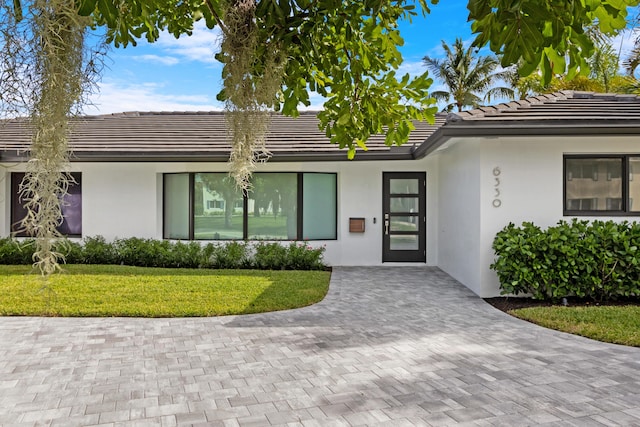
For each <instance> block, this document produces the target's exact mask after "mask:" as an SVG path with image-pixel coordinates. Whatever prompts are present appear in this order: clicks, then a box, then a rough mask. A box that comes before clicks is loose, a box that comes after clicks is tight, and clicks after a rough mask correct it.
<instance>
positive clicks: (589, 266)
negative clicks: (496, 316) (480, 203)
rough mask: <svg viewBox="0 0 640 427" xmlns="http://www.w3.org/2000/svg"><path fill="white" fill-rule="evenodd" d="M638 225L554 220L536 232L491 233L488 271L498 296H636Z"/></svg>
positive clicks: (527, 226)
mask: <svg viewBox="0 0 640 427" xmlns="http://www.w3.org/2000/svg"><path fill="white" fill-rule="evenodd" d="M639 247H640V225H639V224H637V223H635V222H634V223H629V222H626V221H624V222H620V223H617V222H614V221H593V222H589V221H580V220H576V219H574V220H573V221H572V222H570V223H568V222H566V221H560V222H559V223H558V224H557V225H556V226H553V227H549V228H547V229H546V230H542V229H540V228H539V227H537V226H535V225H534V224H532V223H530V222H525V223H523V224H522V226H521V227H516V226H515V225H514V224H512V223H510V224H509V225H507V226H506V227H505V228H504V229H502V230H501V231H500V232H498V234H497V235H496V237H495V239H494V241H493V249H494V251H495V254H496V259H495V262H494V263H493V264H491V268H492V269H493V270H495V271H496V273H497V274H498V278H499V280H500V289H501V293H502V294H515V295H518V294H521V293H524V294H530V295H531V296H532V297H533V298H536V299H552V300H558V299H560V298H563V297H568V296H575V297H580V298H591V299H593V300H595V301H603V300H610V299H615V298H618V297H622V296H625V297H628V296H638V295H640V271H639V265H640V251H639V250H638V248H639Z"/></svg>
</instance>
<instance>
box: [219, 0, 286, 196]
mask: <svg viewBox="0 0 640 427" xmlns="http://www.w3.org/2000/svg"><path fill="white" fill-rule="evenodd" d="M255 11H256V2H255V0H235V1H234V0H230V3H228V4H227V5H226V8H225V16H224V27H225V28H224V31H223V40H222V45H221V48H222V49H221V50H222V55H223V58H224V62H225V67H224V73H223V77H224V83H223V85H224V94H225V116H226V119H227V128H228V131H229V135H230V139H231V146H232V150H231V156H230V158H229V163H230V175H231V176H232V177H233V178H234V179H235V181H236V184H237V185H238V187H240V188H241V189H242V190H243V191H245V192H246V191H247V190H249V188H250V186H251V183H250V179H251V174H252V172H253V171H254V170H255V168H256V162H260V161H265V160H267V159H268V158H269V157H270V156H271V154H270V153H269V151H268V150H267V148H266V146H265V139H266V135H267V132H268V131H269V125H270V121H271V120H270V119H271V115H270V112H269V110H270V108H271V107H273V105H274V102H275V100H276V97H277V95H278V93H279V91H280V89H281V87H282V79H283V74H284V66H285V57H284V54H283V53H282V50H281V46H280V44H279V43H278V42H277V41H275V40H267V41H264V40H263V41H260V40H259V39H258V26H257V23H256V16H255Z"/></svg>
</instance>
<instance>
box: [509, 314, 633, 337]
mask: <svg viewBox="0 0 640 427" xmlns="http://www.w3.org/2000/svg"><path fill="white" fill-rule="evenodd" d="M509 314H512V315H513V316H516V317H518V318H520V319H524V320H528V321H530V322H533V323H536V324H538V325H541V326H544V327H547V328H551V329H556V330H558V331H563V332H568V333H570V334H575V335H582V336H583V337H587V338H592V339H594V340H598V341H604V342H609V343H614V344H623V345H629V346H635V347H640V306H635V305H620V306H592V307H561V306H553V307H531V308H521V309H517V310H511V311H509Z"/></svg>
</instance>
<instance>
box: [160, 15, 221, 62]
mask: <svg viewBox="0 0 640 427" xmlns="http://www.w3.org/2000/svg"><path fill="white" fill-rule="evenodd" d="M220 40H221V33H220V29H219V28H218V27H216V28H214V29H213V30H210V29H208V28H207V26H206V25H205V24H204V22H203V21H199V22H196V24H195V26H194V28H193V33H192V34H191V35H190V36H187V35H184V36H182V37H180V38H178V39H177V38H175V37H174V36H172V35H171V34H169V33H167V32H163V33H162V34H161V35H160V38H159V39H158V41H157V42H156V43H154V44H152V45H149V46H150V47H152V48H156V49H158V50H160V51H163V52H165V53H167V54H169V55H172V56H177V57H181V58H183V59H187V60H189V61H196V62H204V63H206V64H218V62H217V61H216V59H215V58H214V55H215V54H216V53H217V52H218V51H219V50H220Z"/></svg>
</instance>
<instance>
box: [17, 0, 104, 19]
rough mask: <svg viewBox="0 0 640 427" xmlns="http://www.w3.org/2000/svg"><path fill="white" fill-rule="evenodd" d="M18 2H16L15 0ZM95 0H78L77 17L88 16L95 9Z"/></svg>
mask: <svg viewBox="0 0 640 427" xmlns="http://www.w3.org/2000/svg"><path fill="white" fill-rule="evenodd" d="M15 1H18V0H15ZM96 3H97V0H80V5H79V7H78V15H80V16H89V15H91V14H92V13H93V11H94V10H95V9H96Z"/></svg>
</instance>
